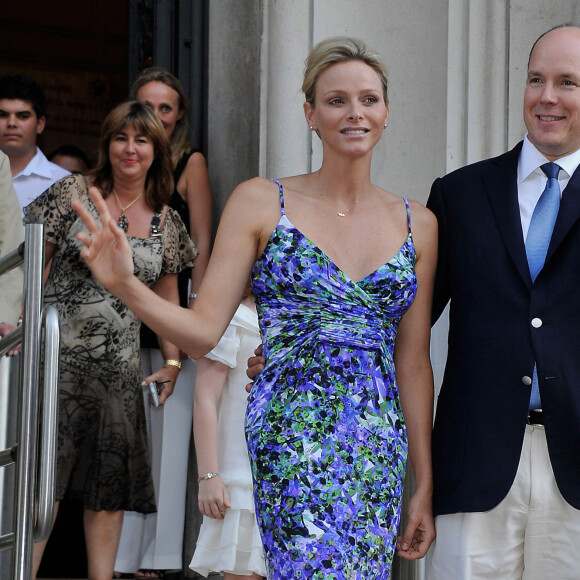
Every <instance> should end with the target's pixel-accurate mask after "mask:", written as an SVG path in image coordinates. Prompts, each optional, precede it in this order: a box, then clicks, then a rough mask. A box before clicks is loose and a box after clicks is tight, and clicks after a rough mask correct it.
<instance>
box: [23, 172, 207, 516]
mask: <svg viewBox="0 0 580 580" xmlns="http://www.w3.org/2000/svg"><path fill="white" fill-rule="evenodd" d="M74 199H79V200H80V201H81V202H82V203H84V204H85V205H86V206H88V207H89V208H90V211H91V212H92V213H93V215H95V217H96V216H97V212H96V209H95V207H94V205H93V203H92V201H91V199H90V197H89V195H88V185H87V182H86V179H85V178H84V177H81V176H78V175H71V176H68V177H65V178H63V179H61V180H59V181H57V182H56V183H55V184H54V185H53V186H52V187H51V188H50V189H48V190H47V191H45V192H44V193H43V194H42V195H41V196H40V197H38V198H37V199H36V200H35V201H34V202H32V203H31V204H30V205H29V206H28V207H26V208H25V214H26V218H25V221H27V222H42V223H44V225H45V238H46V241H47V242H50V243H52V244H55V245H56V246H57V248H56V251H55V253H54V256H53V259H52V263H51V268H50V275H49V278H48V282H47V285H46V289H45V304H53V305H55V306H56V308H57V309H58V313H59V319H60V326H61V356H60V382H59V391H60V392H59V427H58V453H57V484H56V497H57V499H62V498H63V497H65V496H66V497H71V498H75V499H79V500H81V501H82V502H83V504H84V505H85V506H87V507H89V508H91V509H93V510H132V511H137V512H141V513H150V512H154V511H155V509H156V508H155V496H154V490H153V482H152V479H151V466H150V462H149V451H148V442H147V430H146V425H145V415H144V408H143V395H142V391H141V389H142V387H141V381H142V375H141V370H140V368H139V327H140V324H141V323H140V321H139V319H138V318H137V317H136V316H135V315H134V314H133V313H132V312H131V311H130V310H129V309H128V308H127V307H126V306H125V305H124V304H123V303H122V302H121V301H120V300H119V299H118V298H116V297H115V296H113V295H112V294H111V293H109V292H108V291H107V290H105V289H104V288H103V287H102V286H101V285H100V284H99V282H97V280H96V279H95V278H94V277H93V275H92V274H91V272H90V270H89V269H88V268H87V266H86V265H85V264H84V262H83V260H82V258H81V257H80V244H79V242H78V241H77V240H76V235H77V233H78V232H79V231H81V230H83V229H84V225H83V223H82V221H81V220H80V218H78V216H77V215H76V213H75V212H74V210H73V209H72V207H71V202H72V201H73V200H74ZM97 219H98V218H97ZM127 237H128V240H129V243H130V245H131V247H132V249H133V259H134V263H135V274H136V275H137V277H138V278H139V279H140V280H142V281H143V282H144V283H145V284H147V285H148V286H153V285H154V284H155V282H156V281H157V280H158V279H159V278H160V277H162V276H163V275H165V274H175V273H178V272H179V271H181V270H182V269H183V268H185V267H191V265H192V261H193V259H194V258H195V256H196V254H197V250H196V249H195V246H194V245H193V242H192V241H191V240H190V238H189V236H188V234H187V231H186V229H185V226H184V225H183V223H182V221H181V219H180V218H179V216H178V214H177V213H176V212H175V211H173V210H172V209H169V210H168V211H167V214H166V217H165V224H164V228H163V232H162V235H161V236H159V237H151V238H136V237H132V236H127Z"/></svg>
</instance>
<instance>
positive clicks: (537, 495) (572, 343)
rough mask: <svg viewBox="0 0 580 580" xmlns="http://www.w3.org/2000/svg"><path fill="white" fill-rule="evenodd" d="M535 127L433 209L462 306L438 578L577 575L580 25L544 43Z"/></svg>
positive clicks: (442, 438) (442, 290)
mask: <svg viewBox="0 0 580 580" xmlns="http://www.w3.org/2000/svg"><path fill="white" fill-rule="evenodd" d="M524 120H525V124H526V128H527V131H528V133H527V135H526V137H525V139H524V141H523V142H521V143H519V144H518V145H517V146H516V147H515V148H514V149H513V150H511V151H509V152H508V153H505V154H504V155H500V156H499V157H496V158H493V159H488V160H485V161H481V162H479V163H475V164H473V165H469V166H467V167H464V168H462V169H459V170H457V171H454V172H452V173H450V174H449V175H447V176H445V177H443V178H441V179H437V180H436V181H435V183H434V184H433V187H432V189H431V195H430V197H429V201H428V202H427V206H428V207H429V208H430V209H431V210H432V211H433V212H434V213H435V215H436V216H437V218H438V222H439V236H440V237H439V264H438V270H437V276H436V282H435V296H434V308H433V316H434V321H435V320H436V319H437V318H438V317H439V316H440V315H441V313H442V311H443V309H444V308H445V306H446V304H447V303H448V302H450V321H449V351H448V358H447V364H446V369H445V375H444V379H443V385H442V387H441V392H440V395H439V398H438V402H437V412H436V419H435V426H434V431H433V468H434V510H435V515H436V516H437V518H436V528H437V539H436V541H435V545H434V550H433V557H432V562H431V565H430V567H429V572H428V575H427V578H428V580H480V579H482V580H483V579H484V578H485V579H490V580H512V579H513V580H516V579H518V580H519V579H522V578H524V579H526V580H532V579H534V580H536V579H537V580H540V579H541V580H546V579H549V578H557V579H558V580H565V579H570V580H572V579H575V580H577V579H578V578H580V170H578V171H576V169H577V167H578V165H579V164H580V28H578V27H575V26H565V27H558V28H556V29H552V30H550V31H548V32H547V33H545V34H544V35H543V36H541V37H540V38H539V39H538V40H537V41H536V43H535V44H534V46H533V47H532V51H531V53H530V60H529V65H528V79H527V83H526V89H525V94H524ZM548 161H552V162H556V163H557V164H558V165H559V166H560V170H559V173H558V184H559V186H560V189H561V191H562V196H561V201H560V207H559V212H558V215H557V218H556V223H555V225H554V229H553V232H552V236H551V239H550V238H549V237H548V238H547V239H550V241H549V247H548V250H547V255H546V259H545V262H544V265H543V268H542V269H541V271H540V272H539V274H538V275H537V278H536V279H535V281H534V282H532V277H531V275H530V270H529V267H528V260H527V257H526V249H525V240H526V235H527V232H528V229H529V225H530V220H531V216H532V213H533V210H534V207H535V205H536V202H537V200H538V198H539V197H540V195H541V194H542V191H543V189H544V187H545V185H546V182H547V178H546V176H545V175H544V173H543V172H542V170H541V169H540V166H541V165H542V164H544V163H546V162H548ZM556 171H557V169H556ZM534 366H535V368H536V369H537V376H538V386H539V395H540V398H541V403H540V406H541V409H536V408H535V407H536V406H537V403H536V404H533V403H531V402H530V401H531V399H530V397H531V391H532V378H533V375H534Z"/></svg>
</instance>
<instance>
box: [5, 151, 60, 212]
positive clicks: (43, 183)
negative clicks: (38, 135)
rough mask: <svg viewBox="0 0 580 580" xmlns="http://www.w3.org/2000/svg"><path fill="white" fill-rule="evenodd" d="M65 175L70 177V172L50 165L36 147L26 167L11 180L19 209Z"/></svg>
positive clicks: (53, 164)
mask: <svg viewBox="0 0 580 580" xmlns="http://www.w3.org/2000/svg"><path fill="white" fill-rule="evenodd" d="M67 175H70V171H67V170H66V169H64V168H63V167H60V166H59V165H56V164H55V163H51V162H50V161H49V160H48V159H47V158H46V157H45V155H44V153H43V152H42V151H41V150H40V149H39V148H38V147H37V148H36V154H35V155H34V157H33V158H32V159H31V160H30V162H29V163H28V165H27V166H26V167H25V168H24V169H23V170H22V171H21V172H20V173H18V174H17V175H15V176H14V177H13V178H12V183H13V184H14V189H15V190H16V195H17V197H18V202H19V203H20V208H21V209H23V208H25V207H26V206H27V205H28V204H29V203H31V202H32V201H34V200H35V199H36V198H37V197H38V196H39V195H40V194H41V193H43V192H44V191H46V190H47V189H48V188H49V187H50V186H51V185H52V184H53V183H54V182H55V181H58V180H59V179H61V178H62V177H66V176H67Z"/></svg>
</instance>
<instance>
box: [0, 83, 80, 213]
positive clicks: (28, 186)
mask: <svg viewBox="0 0 580 580" xmlns="http://www.w3.org/2000/svg"><path fill="white" fill-rule="evenodd" d="M45 125H46V95H45V93H44V90H43V89H42V87H41V86H40V85H39V84H38V83H37V82H36V81H35V80H34V79H32V78H30V77H28V76H26V75H24V74H21V73H8V74H5V75H3V76H2V77H0V150H1V151H3V152H4V153H5V154H6V155H8V157H9V159H10V168H11V171H12V182H13V184H14V189H15V190H16V195H17V197H18V201H19V203H20V207H21V208H24V207H26V206H27V205H28V204H29V203H30V202H31V201H33V200H34V199H36V198H37V197H38V196H39V195H40V194H41V193H42V192H43V191H45V190H46V189H48V188H49V187H50V186H51V185H52V184H53V183H54V182H55V181H57V180H59V179H60V178H61V177H64V176H66V175H68V174H69V172H68V171H67V170H66V169H63V168H62V167H59V166H58V165H56V164H54V163H51V162H50V161H48V159H47V158H46V157H45V156H44V154H43V153H42V151H41V150H40V149H39V148H38V147H37V145H36V139H37V137H38V135H40V134H41V133H42V132H43V131H44V127H45Z"/></svg>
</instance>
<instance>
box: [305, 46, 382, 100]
mask: <svg viewBox="0 0 580 580" xmlns="http://www.w3.org/2000/svg"><path fill="white" fill-rule="evenodd" d="M349 60H360V61H361V62H364V63H365V64H366V65H368V66H370V67H371V68H372V69H373V70H374V71H375V72H376V73H377V74H378V75H379V78H380V79H381V84H382V86H383V98H384V100H385V105H387V106H388V104H389V98H388V83H387V69H386V67H385V65H384V64H383V63H382V62H381V59H380V58H379V55H378V53H376V52H375V51H374V50H370V49H369V48H368V47H367V45H366V44H365V43H364V42H363V41H362V40H359V39H358V38H349V37H346V36H335V37H333V38H327V39H326V40H323V41H322V42H319V43H318V44H317V45H316V46H315V47H314V48H313V49H312V52H311V53H310V55H309V56H308V58H307V59H306V69H305V71H304V82H303V83H302V92H303V93H304V96H305V97H306V101H307V102H308V103H310V105H312V107H314V105H315V103H314V96H315V93H316V82H317V81H318V78H319V77H320V75H321V74H322V73H323V72H324V71H325V70H326V69H327V68H328V67H329V66H331V65H333V64H336V63H337V62H346V61H349Z"/></svg>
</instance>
